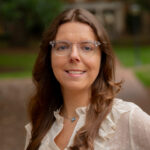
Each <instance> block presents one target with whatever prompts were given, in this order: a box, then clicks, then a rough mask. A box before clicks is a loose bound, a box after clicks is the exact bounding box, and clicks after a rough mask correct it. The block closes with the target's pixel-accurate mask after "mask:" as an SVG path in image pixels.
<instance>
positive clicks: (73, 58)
mask: <svg viewBox="0 0 150 150" xmlns="http://www.w3.org/2000/svg"><path fill="white" fill-rule="evenodd" d="M69 57H70V62H80V55H79V50H78V47H77V45H75V44H73V45H72V49H71V51H70V56H69Z"/></svg>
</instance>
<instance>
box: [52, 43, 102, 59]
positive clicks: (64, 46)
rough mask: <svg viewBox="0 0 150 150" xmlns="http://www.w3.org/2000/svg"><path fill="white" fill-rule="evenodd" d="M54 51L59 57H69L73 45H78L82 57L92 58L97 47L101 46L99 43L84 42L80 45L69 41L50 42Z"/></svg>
mask: <svg viewBox="0 0 150 150" xmlns="http://www.w3.org/2000/svg"><path fill="white" fill-rule="evenodd" d="M49 44H50V45H51V46H52V50H53V51H54V52H55V53H56V55H59V56H65V55H69V54H70V52H71V50H72V46H73V44H76V46H77V48H78V51H79V53H80V54H81V55H86V56H91V55H92V54H93V53H94V52H95V50H96V49H97V47H98V46H99V45H101V43H100V42H99V41H82V42H79V43H72V42H69V41H50V42H49Z"/></svg>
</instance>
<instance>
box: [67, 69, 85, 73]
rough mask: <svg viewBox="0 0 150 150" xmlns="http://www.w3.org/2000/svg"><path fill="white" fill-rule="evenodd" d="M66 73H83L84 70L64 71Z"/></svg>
mask: <svg viewBox="0 0 150 150" xmlns="http://www.w3.org/2000/svg"><path fill="white" fill-rule="evenodd" d="M66 72H67V73H70V74H82V73H84V72H85V71H72V70H71V71H66Z"/></svg>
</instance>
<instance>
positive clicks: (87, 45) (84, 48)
mask: <svg viewBox="0 0 150 150" xmlns="http://www.w3.org/2000/svg"><path fill="white" fill-rule="evenodd" d="M79 47H80V51H81V53H82V54H86V55H91V54H92V53H93V52H94V50H95V48H96V46H95V43H92V42H82V43H80V44H79Z"/></svg>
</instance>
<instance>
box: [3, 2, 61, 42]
mask: <svg viewBox="0 0 150 150" xmlns="http://www.w3.org/2000/svg"><path fill="white" fill-rule="evenodd" d="M62 8H63V2H62V1H61V0H54V1H53V0H2V1H0V16H1V17H0V20H1V23H2V26H4V28H5V29H6V33H9V34H10V35H12V37H13V39H14V37H15V36H16V39H19V38H24V37H23V36H30V35H31V34H34V33H35V32H39V33H38V35H40V34H41V32H42V31H43V30H44V28H45V27H47V25H49V24H50V22H51V21H52V19H53V18H54V17H55V16H56V15H58V13H59V12H60V11H61V10H62ZM18 32H19V33H20V35H18V34H16V33H18ZM21 33H22V34H21ZM25 33H26V34H25ZM17 36H19V37H18V38H17Z"/></svg>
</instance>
